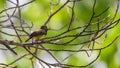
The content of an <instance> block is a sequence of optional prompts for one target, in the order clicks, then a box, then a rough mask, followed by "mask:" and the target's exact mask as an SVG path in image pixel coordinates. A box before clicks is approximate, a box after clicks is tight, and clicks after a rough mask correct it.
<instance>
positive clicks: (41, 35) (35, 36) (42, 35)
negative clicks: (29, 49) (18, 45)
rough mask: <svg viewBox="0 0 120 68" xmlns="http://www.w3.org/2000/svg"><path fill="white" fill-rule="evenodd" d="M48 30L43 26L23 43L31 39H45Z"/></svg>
mask: <svg viewBox="0 0 120 68" xmlns="http://www.w3.org/2000/svg"><path fill="white" fill-rule="evenodd" d="M47 31H48V28H47V26H45V25H43V26H41V28H40V29H39V30H38V31H34V32H32V33H31V34H30V35H29V38H28V39H27V40H26V41H25V42H27V41H29V40H30V39H33V40H35V41H41V40H43V39H44V38H45V36H46V35H47Z"/></svg>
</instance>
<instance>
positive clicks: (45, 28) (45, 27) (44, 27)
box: [40, 26, 48, 31]
mask: <svg viewBox="0 0 120 68" xmlns="http://www.w3.org/2000/svg"><path fill="white" fill-rule="evenodd" d="M40 29H44V30H46V31H47V30H48V28H47V26H41V28H40Z"/></svg>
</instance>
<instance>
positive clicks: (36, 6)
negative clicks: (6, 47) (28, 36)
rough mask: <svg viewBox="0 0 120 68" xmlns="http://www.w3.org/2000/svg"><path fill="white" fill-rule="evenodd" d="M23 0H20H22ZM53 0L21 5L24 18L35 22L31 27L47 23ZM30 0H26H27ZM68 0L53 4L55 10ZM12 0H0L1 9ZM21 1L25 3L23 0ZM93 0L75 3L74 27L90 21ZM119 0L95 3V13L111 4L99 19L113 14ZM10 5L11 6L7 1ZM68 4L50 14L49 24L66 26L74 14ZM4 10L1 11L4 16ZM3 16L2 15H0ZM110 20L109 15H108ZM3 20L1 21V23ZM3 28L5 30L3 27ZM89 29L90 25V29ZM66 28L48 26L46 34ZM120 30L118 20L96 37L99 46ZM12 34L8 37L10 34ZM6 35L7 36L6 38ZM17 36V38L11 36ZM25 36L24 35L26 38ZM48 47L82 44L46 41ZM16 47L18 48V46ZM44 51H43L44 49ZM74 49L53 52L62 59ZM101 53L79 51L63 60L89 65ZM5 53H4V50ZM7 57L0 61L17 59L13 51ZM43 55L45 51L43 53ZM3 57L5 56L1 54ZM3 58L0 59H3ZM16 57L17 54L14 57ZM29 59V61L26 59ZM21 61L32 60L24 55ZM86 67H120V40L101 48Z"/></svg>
mask: <svg viewBox="0 0 120 68" xmlns="http://www.w3.org/2000/svg"><path fill="white" fill-rule="evenodd" d="M19 1H20V0H19ZM50 1H52V3H53V4H56V3H57V2H58V0H36V1H35V2H33V3H31V4H29V5H27V6H25V7H23V8H21V10H22V18H23V19H24V20H25V21H27V22H33V24H34V26H33V28H32V31H34V30H37V29H38V28H40V26H41V25H43V24H44V22H45V21H46V20H47V18H48V16H49V14H50ZM26 2H27V0H26ZM65 2H66V0H60V3H59V4H58V5H57V6H52V12H54V11H55V10H57V9H58V8H59V7H60V6H61V5H63V4H64V3H65ZM8 3H9V2H7V3H6V0H0V11H1V10H3V9H4V7H5V5H7V4H8ZM20 3H23V1H22V0H21V1H20ZM93 3H94V0H82V1H80V2H77V3H76V5H75V21H74V22H73V24H72V27H71V28H74V27H78V26H82V25H85V24H86V23H88V22H89V20H90V18H91V15H92V6H93ZM116 5H117V0H97V3H96V6H95V14H96V15H97V14H99V13H101V12H102V11H103V10H105V9H106V8H108V7H110V8H109V10H108V11H107V12H105V13H104V14H103V15H102V16H100V19H103V18H105V17H107V16H108V15H109V18H112V17H113V16H114V13H115V10H116ZM7 6H9V7H10V5H9V4H8V5H7ZM68 6H72V3H69V4H67V5H66V6H65V7H64V8H63V9H62V10H61V11H59V12H58V13H57V14H56V15H54V16H53V17H52V18H51V21H50V23H48V24H47V26H48V27H49V28H51V29H60V28H62V27H63V26H65V25H66V24H67V23H68V22H69V21H70V16H71V9H70V8H69V7H68ZM1 15H2V14H0V16H1ZM119 18H120V13H118V14H117V16H116V18H115V20H117V19H119ZM0 20H1V19H0ZM108 20H109V19H108ZM95 21H96V20H93V21H92V22H95ZM0 24H1V23H0ZM104 24H106V22H102V24H101V26H102V25H104ZM92 29H93V30H94V29H96V26H93V27H92ZM0 30H3V29H2V28H1V27H0ZM88 30H89V29H88ZM64 31H65V29H61V30H57V31H54V30H49V31H48V34H47V37H50V36H55V35H57V34H59V33H62V32H64ZM79 31H81V30H75V31H72V32H70V33H69V34H75V33H77V32H79ZM119 33H120V24H117V26H115V27H114V28H113V29H110V30H109V31H107V32H106V33H105V34H107V37H106V39H104V36H105V35H103V37H100V38H99V39H98V40H97V41H98V42H100V43H102V44H95V46H96V47H104V46H106V45H107V44H109V43H110V42H112V40H113V39H114V38H115V37H116V36H117V35H118V34H119ZM3 36H4V35H1V33H0V39H3ZM7 38H9V37H7ZM7 38H6V39H7ZM10 39H14V38H10ZM70 39H71V38H66V39H63V40H62V41H61V42H65V41H66V40H70ZM23 40H25V39H23ZM84 40H88V37H85V38H82V39H78V40H75V41H74V42H73V43H75V42H76V43H79V42H80V41H84ZM44 46H45V47H46V48H51V49H79V48H80V47H81V45H79V46H56V45H53V44H45V45H44ZM16 50H17V49H16ZM17 51H18V52H20V54H22V53H24V51H23V50H20V49H19V48H18V50H17ZM41 54H42V53H41ZM70 54H72V53H69V52H54V55H55V56H57V58H58V59H59V60H62V59H63V58H64V57H65V56H67V55H70ZM97 54H98V53H97V52H93V53H92V54H91V56H90V57H87V55H86V53H85V52H80V53H77V54H75V55H74V56H71V57H70V58H69V59H68V60H67V61H65V62H64V63H67V64H72V65H86V64H87V63H89V62H90V61H91V60H92V59H94V58H95V57H96V55H97ZM1 55H3V54H1ZM4 56H5V57H4V60H0V63H1V62H5V63H9V62H11V61H12V60H14V56H13V55H9V57H8V55H4ZM42 56H43V54H42ZM43 57H44V58H45V56H43ZM2 58H3V57H2ZM2 58H0V59H2ZM15 58H17V57H15ZM47 58H48V57H47ZM26 61H27V63H26ZM16 65H18V68H26V67H28V68H31V63H30V61H29V60H27V59H22V60H20V61H19V62H17V63H16ZM87 68H120V41H119V39H117V40H116V41H115V42H114V43H113V44H112V45H111V46H110V47H108V48H106V49H104V50H102V53H101V55H100V57H99V59H98V60H97V61H96V62H94V63H93V64H92V65H90V66H88V67H87Z"/></svg>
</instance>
